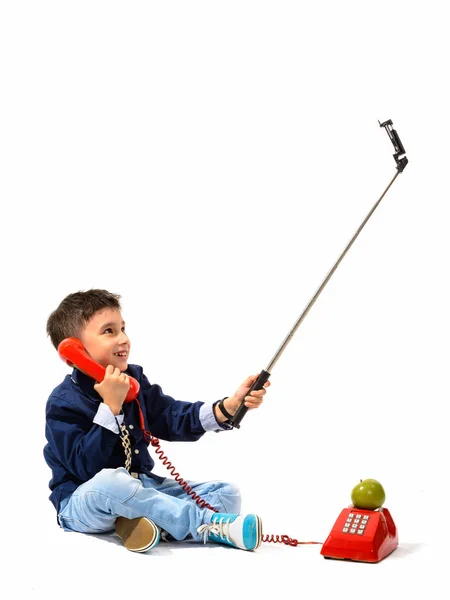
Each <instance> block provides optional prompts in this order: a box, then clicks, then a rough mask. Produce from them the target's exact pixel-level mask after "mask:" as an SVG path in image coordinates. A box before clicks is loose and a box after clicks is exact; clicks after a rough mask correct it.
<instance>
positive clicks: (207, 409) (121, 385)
mask: <svg viewBox="0 0 450 600" xmlns="http://www.w3.org/2000/svg"><path fill="white" fill-rule="evenodd" d="M119 301H120V296H119V295H116V294H112V293H110V292H107V291H106V290H98V289H92V290H88V291H85V292H81V291H80V292H76V293H74V294H70V295H69V296H67V297H66V298H65V299H64V300H63V301H62V302H61V304H60V305H59V306H58V308H57V309H56V310H55V311H54V312H53V313H52V314H51V315H50V317H49V318H48V321H47V334H48V335H49V336H50V339H51V342H52V344H53V346H54V347H55V348H58V345H59V343H60V342H61V341H62V340H63V339H65V338H67V337H76V338H78V339H79V340H80V341H81V342H82V344H83V346H84V347H85V349H86V351H87V352H88V354H89V355H90V356H91V357H92V358H93V359H94V360H95V361H96V362H98V363H100V364H101V365H102V366H104V367H105V368H106V374H105V378H104V380H103V381H102V382H97V383H96V382H95V381H94V380H93V379H91V378H90V377H88V376H87V375H86V374H84V373H83V372H81V371H79V370H78V369H76V368H74V370H73V372H72V375H71V376H70V375H67V376H66V377H65V379H64V381H63V382H62V383H61V384H60V385H59V386H58V387H56V388H55V389H54V390H53V392H52V393H51V395H50V397H49V399H48V401H47V406H46V438H47V444H46V446H45V448H44V457H45V460H46V462H47V464H48V466H49V467H50V469H51V470H52V479H51V480H50V482H49V486H50V490H51V495H50V500H51V501H52V503H53V505H54V506H55V508H56V511H57V518H58V523H59V525H60V526H61V527H62V528H63V529H64V530H66V531H79V532H83V533H102V532H109V531H113V530H114V529H115V531H116V533H117V535H118V536H119V537H120V538H121V539H122V541H123V542H124V545H125V547H126V548H127V549H128V550H131V551H134V552H145V551H146V550H149V549H151V548H153V547H154V546H156V544H157V543H158V542H159V539H160V536H161V531H163V536H165V537H166V539H167V538H169V539H176V540H183V539H192V540H194V541H202V540H203V541H204V542H205V543H206V542H207V541H210V542H222V543H225V544H228V545H231V546H234V547H236V548H241V549H243V550H255V549H256V548H258V547H259V545H260V544H261V538H262V524H261V519H260V518H259V517H258V516H257V515H254V514H247V515H241V514H239V509H240V496H239V492H238V490H237V489H236V488H234V487H233V486H232V485H230V484H227V483H224V482H220V481H213V482H206V483H200V484H195V483H192V482H189V485H190V486H191V487H192V490H193V491H195V493H196V494H198V495H200V496H201V498H202V500H204V501H205V502H206V503H208V505H209V507H210V508H202V506H203V507H204V506H205V503H203V504H201V503H200V504H199V503H196V502H195V500H193V499H192V497H191V496H189V495H188V493H187V491H185V490H184V489H183V488H182V487H181V486H180V485H179V484H178V482H177V481H175V480H174V479H170V478H164V477H159V476H158V475H155V474H154V473H153V472H152V469H153V467H154V461H153V458H152V457H151V456H150V454H149V452H148V450H147V447H148V444H149V432H151V433H152V434H153V435H154V436H155V437H157V438H161V439H164V440H169V441H196V440H198V439H199V438H200V437H201V436H202V435H203V434H204V433H205V432H206V431H221V430H225V429H231V428H232V427H231V425H229V424H228V418H229V416H230V415H234V414H235V412H236V410H237V409H238V407H239V406H240V404H241V403H242V402H243V401H244V402H245V405H246V406H247V407H248V408H249V409H252V408H258V407H259V406H260V404H261V402H262V400H263V396H264V394H265V393H266V390H265V389H262V390H258V391H253V392H252V393H251V395H247V394H248V392H249V390H250V388H251V386H252V384H253V382H254V381H255V380H256V378H257V375H255V376H250V377H248V378H247V379H246V380H245V381H244V382H243V383H242V384H241V385H240V386H239V388H238V389H237V391H236V393H235V394H234V395H233V396H231V397H228V398H225V399H223V400H221V401H218V402H215V403H214V404H212V405H207V404H205V403H203V402H194V403H191V402H182V401H177V400H174V399H173V398H172V397H170V396H167V395H165V394H164V393H163V392H162V390H161V388H160V387H159V386H158V385H156V384H150V382H149V381H148V379H147V377H146V376H145V375H144V373H143V370H142V367H140V366H138V365H132V364H128V356H129V353H130V340H129V338H128V336H127V334H126V333H125V323H124V321H123V319H122V315H121V310H122V309H121V305H120V302H119ZM129 376H132V377H134V378H135V379H137V380H138V382H139V384H140V391H139V395H138V397H137V399H136V400H133V401H131V402H127V403H124V400H125V397H126V395H127V392H128V389H129V386H130V380H129ZM269 385H270V384H269V382H267V383H266V384H265V387H268V386H269ZM227 416H228V418H227ZM212 508H214V509H215V510H217V511H218V512H215V511H214V510H212Z"/></svg>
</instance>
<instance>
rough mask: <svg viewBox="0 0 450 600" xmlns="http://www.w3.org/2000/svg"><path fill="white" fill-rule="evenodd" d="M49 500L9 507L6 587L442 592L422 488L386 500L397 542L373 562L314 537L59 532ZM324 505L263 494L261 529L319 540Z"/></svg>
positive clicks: (362, 594)
mask: <svg viewBox="0 0 450 600" xmlns="http://www.w3.org/2000/svg"><path fill="white" fill-rule="evenodd" d="M285 500H286V501H287V498H285ZM45 502H48V501H42V500H37V501H36V503H35V505H34V508H33V509H30V510H29V511H28V513H27V512H26V511H25V510H21V509H20V507H19V506H16V510H17V513H20V515H19V514H14V513H10V517H11V518H10V519H8V520H7V522H6V523H5V524H4V527H3V533H4V534H5V533H6V536H5V538H4V539H5V541H6V540H12V544H11V545H10V544H9V543H8V544H5V546H4V555H5V558H6V560H3V567H4V570H3V569H2V570H3V575H2V586H4V589H8V590H10V595H9V596H8V597H11V598H27V599H28V598H30V599H33V598H42V599H46V600H52V599H53V598H54V599H57V598H58V599H59V598H69V599H70V598H77V599H78V598H80V597H86V598H94V597H102V598H105V597H111V598H121V597H124V596H125V595H127V597H129V596H130V595H135V594H139V595H144V597H150V596H151V595H152V594H156V593H157V594H158V595H159V596H161V595H162V594H164V597H168V598H175V597H178V596H179V595H180V594H181V595H186V596H190V597H191V596H193V595H194V596H198V597H205V596H210V595H211V596H213V597H215V598H228V597H229V596H230V595H231V596H236V597H241V595H242V594H247V595H248V594H252V595H255V596H263V597H265V598H266V597H270V596H272V595H273V596H277V597H278V596H279V597H281V596H283V595H287V594H289V595H293V597H304V596H306V595H307V596H308V597H311V598H325V597H330V596H331V597H333V598H343V599H346V600H352V599H355V600H356V599H358V600H361V599H364V600H371V599H374V600H375V599H377V600H379V598H384V599H386V598H427V597H430V598H431V597H435V598H443V597H446V596H445V594H444V593H443V592H442V591H441V592H439V590H442V586H443V585H444V580H445V565H444V562H443V558H444V554H443V551H444V545H443V543H441V542H443V541H445V540H444V539H443V538H440V541H438V538H439V536H435V537H434V536H433V533H432V527H431V524H430V522H429V521H427V520H426V519H423V518H422V516H421V514H423V508H422V504H427V502H426V496H425V494H422V495H421V498H419V499H418V501H417V505H416V507H417V512H416V509H414V508H412V507H406V508H405V509H402V510H400V509H396V510H397V514H395V511H394V510H393V509H392V506H391V512H392V515H393V517H394V520H395V521H396V524H397V527H398V529H399V537H400V544H399V547H398V548H397V549H396V550H395V551H394V552H393V553H392V554H391V555H389V556H388V557H387V558H385V559H384V560H383V561H381V562H379V563H377V564H368V563H356V562H347V561H338V560H326V559H324V558H323V557H322V556H321V555H320V548H321V546H320V545H303V546H297V547H295V548H293V547H287V546H283V545H280V544H276V545H275V544H269V543H264V544H262V546H261V548H259V550H258V551H256V552H244V551H240V550H235V549H233V548H228V547H226V546H222V545H218V544H217V545H214V544H208V545H203V544H194V543H180V542H179V543H167V542H160V543H159V545H158V546H157V547H155V548H154V549H153V550H151V551H150V552H148V553H145V554H135V553H131V552H128V551H127V550H126V549H125V548H124V547H123V546H122V543H121V540H120V539H119V538H118V537H117V536H115V535H114V534H111V535H102V536H97V535H90V536H89V535H83V534H76V533H65V532H63V531H62V530H61V529H59V527H58V526H57V524H56V520H55V515H54V511H53V508H52V507H51V505H50V503H48V506H47V504H46V503H45ZM305 505H306V506H307V505H308V501H307V500H305ZM339 508H344V506H341V507H339ZM323 509H324V510H323V516H322V517H320V516H317V517H316V518H315V519H312V520H311V519H310V518H307V517H306V511H300V506H298V507H297V509H295V508H292V509H291V510H287V509H286V510H285V511H279V510H277V509H276V506H275V505H272V510H271V506H270V503H268V504H267V505H266V508H265V510H263V511H260V512H264V514H265V515H266V517H267V518H265V517H264V515H262V516H263V523H267V526H265V527H264V529H265V532H266V533H269V532H270V533H287V534H289V535H291V536H292V537H297V538H298V539H299V540H301V541H308V540H314V541H323V538H324V536H325V535H326V534H325V533H324V532H326V531H328V529H330V528H331V526H332V524H333V522H334V520H333V518H332V515H333V511H332V510H328V511H327V510H326V509H325V507H324V506H323ZM337 514H338V511H336V514H335V517H337ZM36 515H38V517H37V518H36ZM278 523H279V524H280V526H279V527H278ZM314 532H316V534H317V535H314ZM303 533H304V535H303ZM442 533H444V530H443V529H442ZM322 534H323V535H322Z"/></svg>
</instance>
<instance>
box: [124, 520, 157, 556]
mask: <svg viewBox="0 0 450 600" xmlns="http://www.w3.org/2000/svg"><path fill="white" fill-rule="evenodd" d="M116 533H117V535H118V536H119V537H120V538H121V539H122V542H123V544H124V546H125V548H126V549H127V550H131V552H146V551H147V550H150V549H151V548H154V547H155V546H156V544H157V543H158V542H159V538H160V535H161V533H160V529H159V527H158V526H157V525H155V523H153V521H150V519H147V517H138V518H137V519H126V518H125V517H119V518H118V519H117V520H116Z"/></svg>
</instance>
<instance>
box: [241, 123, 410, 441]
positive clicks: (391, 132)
mask: <svg viewBox="0 0 450 600" xmlns="http://www.w3.org/2000/svg"><path fill="white" fill-rule="evenodd" d="M378 123H379V124H380V127H384V128H385V129H386V132H387V134H388V136H389V138H390V140H391V142H392V143H393V145H394V148H395V154H394V158H395V162H396V163H397V172H396V174H395V176H394V177H393V178H392V180H391V182H390V183H389V185H388V186H387V188H386V189H385V190H384V192H383V193H382V194H381V196H380V198H379V199H378V200H377V201H376V202H375V204H374V205H373V207H372V210H371V211H370V212H369V214H368V215H367V217H366V218H365V219H364V221H363V222H362V223H361V225H360V226H359V227H358V229H357V231H356V233H355V235H354V236H353V237H352V239H351V240H350V242H349V243H348V244H347V246H346V248H345V250H344V251H343V252H342V254H341V255H340V257H339V258H338V259H337V261H336V262H335V264H334V265H333V268H332V269H331V271H330V272H329V273H328V275H327V276H326V277H325V279H324V280H323V282H322V284H321V285H320V287H319V289H318V290H317V292H316V293H315V294H314V296H313V297H312V298H311V300H310V301H309V303H308V304H307V306H306V308H305V310H304V311H303V312H302V314H301V315H300V317H299V318H298V320H297V321H296V323H295V325H294V327H293V328H292V329H291V331H290V332H289V333H288V335H287V336H286V338H285V340H284V341H283V343H282V344H281V346H280V347H279V349H278V350H277V352H276V354H275V356H274V357H273V358H272V360H271V361H270V363H269V364H268V365H267V367H266V368H265V369H263V370H262V371H261V373H260V374H259V376H258V379H257V380H256V381H255V383H254V384H253V385H252V387H251V389H250V390H249V392H248V393H249V394H250V392H252V391H253V390H260V389H262V388H263V386H264V384H265V383H266V381H267V380H268V379H269V377H270V375H271V373H272V369H273V367H274V366H275V365H276V363H277V362H278V359H279V358H280V356H281V355H282V353H283V352H284V350H285V349H286V346H287V345H288V344H289V342H290V341H291V340H292V338H293V337H294V334H295V332H296V331H297V329H298V328H299V327H300V325H301V324H302V322H303V320H304V319H305V317H306V315H307V314H308V313H309V311H310V309H311V308H312V306H313V304H314V303H315V302H316V300H317V298H318V297H319V296H320V294H321V293H322V291H323V290H324V288H325V286H326V285H327V283H328V282H329V281H330V279H331V276H332V275H333V273H334V272H335V271H336V269H337V268H338V266H339V264H340V263H341V261H342V259H343V258H344V256H345V255H346V254H347V252H348V251H349V250H350V248H351V247H352V245H353V242H354V241H355V240H356V238H357V237H358V235H359V234H360V233H361V231H362V229H363V227H364V225H365V224H366V223H367V221H368V220H369V219H370V217H371V216H372V214H373V213H374V212H375V209H376V208H377V206H378V205H379V204H380V202H381V201H382V199H383V198H384V196H385V195H386V193H387V191H388V190H389V188H390V187H391V185H392V184H393V183H394V181H395V180H396V179H397V177H398V175H399V174H400V173H402V171H403V169H404V168H405V167H406V165H407V164H408V159H407V158H406V156H403V157H402V158H401V156H402V155H403V154H405V149H404V148H403V144H402V143H401V141H400V138H399V137H398V134H397V132H396V131H395V129H393V126H392V121H391V120H389V121H385V122H384V123H380V121H378ZM247 410H248V408H247V407H246V406H245V404H244V403H242V404H241V406H240V407H239V408H238V409H237V411H236V414H235V415H234V416H233V417H232V419H230V424H231V425H232V426H233V427H236V428H238V429H239V427H240V422H241V421H242V419H243V418H244V416H245V414H246V412H247Z"/></svg>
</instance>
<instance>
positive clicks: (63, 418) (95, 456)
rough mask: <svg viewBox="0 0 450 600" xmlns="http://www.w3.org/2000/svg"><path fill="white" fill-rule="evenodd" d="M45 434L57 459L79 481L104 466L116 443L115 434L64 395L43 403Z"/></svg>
mask: <svg viewBox="0 0 450 600" xmlns="http://www.w3.org/2000/svg"><path fill="white" fill-rule="evenodd" d="M46 413H47V414H46V436H47V439H48V442H49V444H50V446H51V448H52V450H53V453H54V455H55V457H56V458H57V460H58V461H59V462H60V463H61V464H62V465H63V466H64V467H65V468H66V469H67V470H68V471H70V473H71V474H72V475H73V476H74V477H76V478H77V479H79V480H80V481H87V480H88V479H91V477H93V476H94V475H95V474H96V473H98V472H99V471H101V470H102V469H104V468H105V467H106V466H107V464H108V462H109V460H110V457H111V455H112V452H113V449H114V447H115V445H116V442H117V434H116V433H114V432H112V431H110V430H109V429H106V428H105V427H101V426H100V425H96V424H95V423H93V421H92V420H90V418H89V417H88V416H87V415H84V414H82V413H80V412H79V411H77V409H76V407H75V406H74V405H73V404H71V403H70V402H69V401H67V400H65V399H64V398H60V397H56V398H55V397H54V398H53V399H52V401H49V403H48V404H47V410H46Z"/></svg>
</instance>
